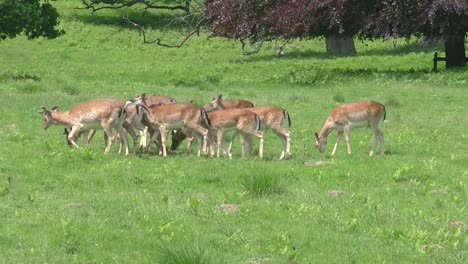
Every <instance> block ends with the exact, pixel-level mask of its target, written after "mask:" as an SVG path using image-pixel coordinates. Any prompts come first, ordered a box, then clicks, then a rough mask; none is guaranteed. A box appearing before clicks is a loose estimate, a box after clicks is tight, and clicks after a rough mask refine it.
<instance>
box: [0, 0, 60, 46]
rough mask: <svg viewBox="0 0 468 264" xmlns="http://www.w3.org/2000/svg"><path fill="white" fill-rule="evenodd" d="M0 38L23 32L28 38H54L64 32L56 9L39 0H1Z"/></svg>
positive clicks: (11, 36) (12, 36) (14, 35)
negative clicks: (60, 28) (59, 26)
mask: <svg viewBox="0 0 468 264" xmlns="http://www.w3.org/2000/svg"><path fill="white" fill-rule="evenodd" d="M0 14H1V16H0V40H4V39H6V38H14V37H16V36H17V35H19V34H21V33H24V34H25V35H26V36H27V37H28V38H29V39H33V38H38V37H45V38H56V37H58V36H60V35H61V34H63V33H64V31H63V30H58V29H56V26H57V25H58V24H59V21H58V18H59V14H58V12H57V10H56V9H55V8H54V7H53V6H52V5H51V4H50V3H48V2H45V3H41V2H40V1H39V0H3V1H1V2H0Z"/></svg>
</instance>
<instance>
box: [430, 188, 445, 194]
mask: <svg viewBox="0 0 468 264" xmlns="http://www.w3.org/2000/svg"><path fill="white" fill-rule="evenodd" d="M431 193H433V194H442V195H445V194H448V192H447V190H445V189H435V190H432V191H431Z"/></svg>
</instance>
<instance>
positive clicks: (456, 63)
mask: <svg viewBox="0 0 468 264" xmlns="http://www.w3.org/2000/svg"><path fill="white" fill-rule="evenodd" d="M445 61H446V67H447V68H452V67H465V66H466V62H467V61H466V54H465V34H459V35H450V36H448V37H447V39H446V40H445Z"/></svg>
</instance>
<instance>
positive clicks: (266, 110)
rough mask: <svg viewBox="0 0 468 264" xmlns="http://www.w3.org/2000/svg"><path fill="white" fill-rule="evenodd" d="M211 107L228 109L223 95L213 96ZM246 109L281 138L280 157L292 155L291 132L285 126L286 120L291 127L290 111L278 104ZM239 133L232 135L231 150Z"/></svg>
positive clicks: (264, 126) (263, 127) (213, 108)
mask: <svg viewBox="0 0 468 264" xmlns="http://www.w3.org/2000/svg"><path fill="white" fill-rule="evenodd" d="M210 107H211V108H210V109H212V110H217V109H227V108H226V101H224V100H223V97H222V96H219V97H218V98H214V97H213V98H212V99H211V102H210ZM246 110H248V111H251V112H253V113H255V114H256V115H258V117H259V118H260V121H261V124H262V126H261V128H262V129H265V128H270V129H271V130H272V131H273V132H274V133H275V134H276V135H278V137H279V138H280V139H281V144H282V150H281V155H280V158H279V159H280V160H282V159H284V157H285V155H288V156H291V151H290V149H291V132H290V131H288V130H286V129H284V128H283V125H284V123H285V122H286V121H287V122H288V127H291V118H290V116H289V113H288V111H286V110H285V109H283V108H280V107H277V106H257V107H251V108H246ZM237 135H238V132H234V134H233V135H232V137H231V142H230V144H229V151H230V150H231V146H232V142H233V140H234V138H235V137H236V136H237Z"/></svg>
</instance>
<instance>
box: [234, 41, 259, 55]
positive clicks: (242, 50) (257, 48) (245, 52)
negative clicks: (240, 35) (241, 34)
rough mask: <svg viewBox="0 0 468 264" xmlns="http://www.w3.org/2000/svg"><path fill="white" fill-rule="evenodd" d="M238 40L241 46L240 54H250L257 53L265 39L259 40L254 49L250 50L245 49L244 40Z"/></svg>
mask: <svg viewBox="0 0 468 264" xmlns="http://www.w3.org/2000/svg"><path fill="white" fill-rule="evenodd" d="M239 41H240V43H241V44H242V46H241V54H242V55H252V54H255V53H258V52H259V51H260V49H261V48H262V45H263V42H264V41H265V40H262V41H260V43H259V44H258V45H257V47H256V48H255V49H254V50H252V51H245V42H244V40H243V39H240V40H239Z"/></svg>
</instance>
